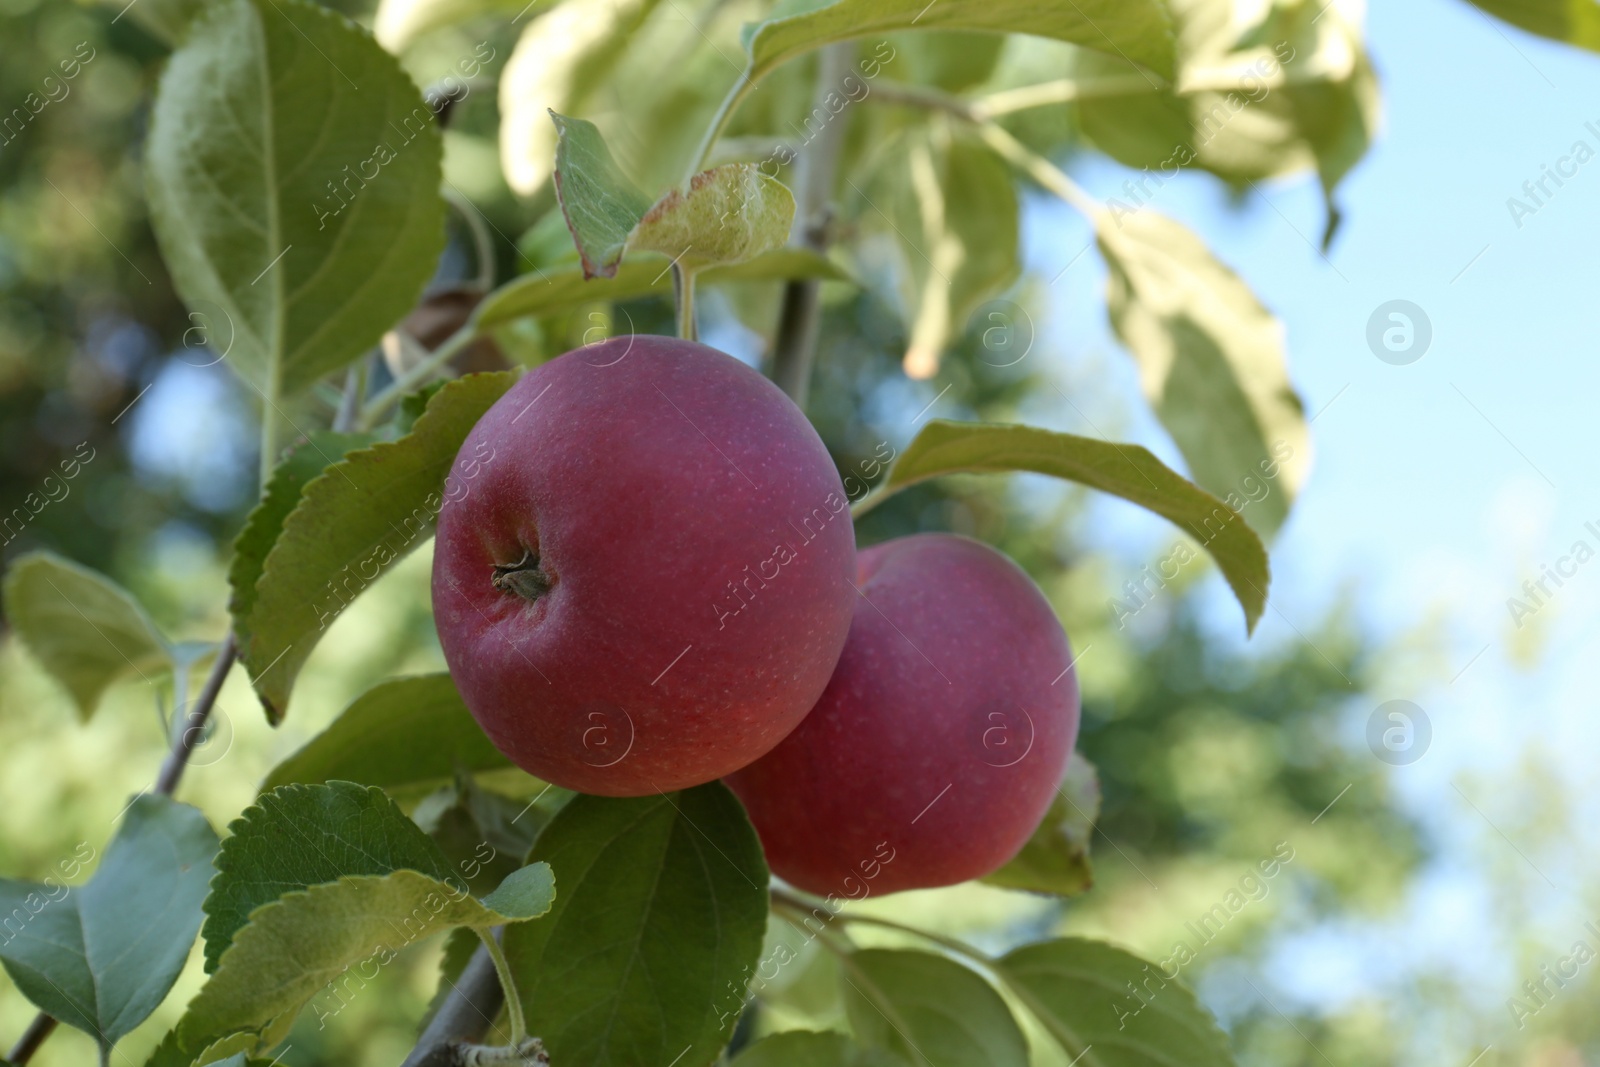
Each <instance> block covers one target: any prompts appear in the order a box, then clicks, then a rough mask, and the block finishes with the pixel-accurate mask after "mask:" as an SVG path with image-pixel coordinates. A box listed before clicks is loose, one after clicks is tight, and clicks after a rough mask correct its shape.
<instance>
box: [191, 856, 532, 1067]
mask: <svg viewBox="0 0 1600 1067" xmlns="http://www.w3.org/2000/svg"><path fill="white" fill-rule="evenodd" d="M507 881H508V882H512V881H514V884H512V885H502V886H501V887H500V889H498V890H496V891H495V893H493V894H491V896H492V897H493V898H494V901H495V903H493V904H491V903H490V902H489V901H488V900H484V901H481V902H480V901H478V900H474V899H473V898H472V897H471V896H470V895H468V894H467V893H466V891H465V890H464V889H461V888H459V887H452V886H450V885H448V884H446V883H444V882H442V881H439V880H437V879H434V878H429V877H428V876H427V875H425V874H420V873H418V872H417V871H413V870H397V871H393V872H391V873H389V874H381V875H354V876H347V877H343V878H340V879H338V880H337V881H334V882H328V883H323V884H321V885H313V886H310V887H309V888H307V889H302V890H297V891H295V892H292V893H289V894H288V895H286V896H283V897H282V898H280V899H278V900H275V901H274V902H272V903H270V904H267V905H265V906H264V907H262V908H260V909H258V910H257V911H255V912H253V913H252V914H251V916H250V922H249V923H248V925H246V926H245V927H244V928H243V929H241V930H239V932H238V933H237V934H236V935H235V937H234V939H233V943H232V944H231V945H230V946H229V947H228V951H227V952H226V953H224V954H223V957H222V960H221V963H220V965H219V966H218V967H217V969H216V973H215V974H213V975H212V976H211V979H210V981H208V982H207V983H206V984H205V986H204V987H202V988H201V990H200V992H199V993H198V994H197V995H196V996H195V998H194V1000H192V1001H191V1002H190V1003H189V1008H188V1011H187V1012H185V1014H184V1017H183V1019H182V1021H180V1022H179V1024H178V1033H179V1036H180V1038H181V1040H182V1041H183V1043H184V1044H185V1045H186V1046H187V1047H190V1048H199V1047H203V1046H204V1044H206V1043H208V1042H210V1041H211V1040H214V1039H215V1038H218V1037H222V1036H225V1035H230V1034H236V1033H240V1032H245V1033H251V1034H256V1035H259V1037H258V1043H259V1045H260V1047H262V1048H265V1047H269V1046H270V1045H272V1044H274V1043H276V1041H277V1040H280V1039H281V1038H282V1036H283V1034H284V1033H286V1032H287V1028H288V1026H289V1024H290V1023H292V1021H293V1020H294V1018H295V1016H297V1015H298V1014H299V1013H300V1011H301V1010H302V1009H303V1008H305V1007H306V1006H307V1005H308V1004H311V1003H312V1001H313V1000H315V999H316V997H317V995H318V994H319V993H324V992H326V991H327V989H328V986H329V985H330V984H331V983H334V982H337V981H339V980H340V979H341V978H344V977H345V976H346V973H347V972H351V973H353V974H354V975H355V976H356V981H359V982H363V983H364V982H365V981H367V980H370V978H371V974H369V973H364V972H366V971H368V970H375V969H376V968H377V967H381V966H383V965H385V964H387V963H389V962H390V961H391V960H393V959H394V958H395V957H396V956H397V955H398V954H399V953H400V951H401V950H402V949H404V948H406V947H407V946H409V945H411V944H413V943H415V942H417V941H419V940H421V939H422V938H425V937H429V936H432V935H433V934H437V933H443V932H445V931H447V930H450V929H452V928H454V927H459V926H468V927H472V928H473V929H476V930H482V931H487V930H488V928H489V927H491V926H498V925H501V924H503V923H516V922H521V921H523V920H525V919H532V918H536V917H538V916H539V915H542V914H544V913H545V912H546V911H548V910H549V908H550V903H551V901H552V900H553V899H554V896H555V888H554V883H553V882H552V881H551V878H550V868H549V867H548V866H546V865H545V864H534V865H533V866H532V867H527V868H524V869H523V870H521V871H518V872H517V874H516V875H514V876H513V878H512V879H508V880H507ZM497 905H498V906H497ZM500 907H507V908H509V909H510V910H509V911H502V910H500ZM329 1001H330V1003H337V1004H339V1005H340V1006H341V1007H342V1005H343V1001H342V1000H340V999H339V997H338V993H337V991H335V992H333V993H331V994H330V995H329ZM318 1010H319V1015H320V1014H321V1013H322V1008H320V1007H319V1009H318Z"/></svg>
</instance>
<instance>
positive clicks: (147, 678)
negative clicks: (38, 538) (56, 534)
mask: <svg viewBox="0 0 1600 1067" xmlns="http://www.w3.org/2000/svg"><path fill="white" fill-rule="evenodd" d="M5 614H6V618H7V619H9V620H10V622H11V626H12V628H13V629H14V630H16V632H17V636H18V637H20V638H22V643H23V644H24V645H26V646H27V647H28V651H29V652H31V653H33V655H34V658H35V659H37V660H38V661H39V663H40V665H41V666H42V667H44V669H45V670H46V671H48V672H49V673H50V676H51V677H52V678H54V679H55V680H56V681H58V682H60V683H61V685H62V686H64V687H65V688H66V690H67V692H68V693H69V694H71V696H72V700H73V703H75V704H77V706H78V714H79V715H80V716H82V718H83V719H84V720H85V721H87V720H88V719H89V717H90V716H92V715H93V714H94V711H95V708H96V707H97V706H98V705H99V703H100V697H101V695H102V694H103V693H104V692H105V691H106V689H107V687H109V686H110V685H111V684H112V683H114V682H116V681H119V680H121V679H123V678H125V677H129V676H133V677H137V678H139V679H141V680H143V681H144V682H146V683H150V682H153V681H155V680H156V678H158V677H160V676H162V675H164V674H166V673H167V672H169V671H171V670H172V659H171V653H170V652H169V651H168V649H167V643H166V641H165V639H164V638H163V637H162V636H161V633H160V631H158V630H157V629H156V625H155V623H153V622H151V621H150V616H148V615H146V614H145V611H144V609H143V608H141V607H140V606H139V604H138V602H137V601H135V600H134V599H133V597H132V596H131V595H130V594H129V593H128V592H127V590H125V589H123V588H122V587H121V586H119V585H117V584H116V583H115V582H113V581H111V579H109V578H107V577H105V576H104V575H102V574H98V573H96V572H95V571H91V570H89V569H88V568H87V567H81V566H79V565H78V564H76V563H73V562H72V561H70V560H66V559H63V558H62V557H60V556H57V555H55V554H54V553H52V552H30V553H28V554H26V555H24V556H19V557H18V558H17V560H16V562H14V563H12V565H11V570H10V572H9V573H8V574H7V575H6V581H5Z"/></svg>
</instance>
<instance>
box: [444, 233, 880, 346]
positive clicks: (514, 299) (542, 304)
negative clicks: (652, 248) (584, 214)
mask: <svg viewBox="0 0 1600 1067" xmlns="http://www.w3.org/2000/svg"><path fill="white" fill-rule="evenodd" d="M670 264H671V260H670V259H669V258H668V257H665V256H660V255H656V254H654V253H650V252H641V253H639V254H638V255H634V254H631V253H630V254H629V256H628V258H627V259H626V260H625V261H624V262H622V263H621V264H620V265H619V266H618V267H617V272H616V274H614V275H612V276H611V277H609V278H589V279H585V278H584V276H583V270H582V269H581V268H580V267H579V266H577V265H576V264H574V265H572V266H570V267H555V268H552V267H545V268H543V269H541V270H537V271H534V272H532V273H529V274H523V275H520V276H519V277H517V278H515V279H514V280H512V281H510V282H507V283H506V284H505V285H502V286H501V287H500V288H498V289H496V290H495V291H494V292H492V293H490V294H489V295H488V296H486V297H484V299H483V303H481V304H479V305H478V308H477V311H476V313H475V315H474V321H475V322H477V324H478V326H479V327H481V328H483V329H489V328H491V327H494V326H499V325H502V324H504V323H507V322H510V321H512V320H513V319H518V318H522V317H524V316H534V315H548V314H551V313H553V312H558V311H567V310H570V309H572V308H576V307H579V306H582V305H584V304H592V303H596V302H600V301H619V300H635V299H637V298H639V297H642V296H651V295H655V294H661V295H670V294H671V293H672V272H671V271H670V270H668V267H669V266H670ZM790 278H815V279H818V280H820V281H852V280H853V279H852V278H851V277H850V275H849V274H848V273H847V272H845V271H844V270H842V269H840V268H839V267H838V266H837V265H836V264H835V263H834V262H833V261H832V260H830V259H828V257H826V256H824V255H821V254H819V253H816V252H812V251H810V250H809V249H804V248H779V249H776V250H774V251H771V252H766V253H763V254H762V255H759V256H756V257H755V258H753V259H747V260H745V261H744V262H742V263H729V264H726V265H723V266H718V267H707V268H706V269H705V271H703V272H702V273H701V274H700V275H699V276H698V284H700V285H701V286H707V285H718V284H720V283H724V282H760V281H787V280H788V279H790Z"/></svg>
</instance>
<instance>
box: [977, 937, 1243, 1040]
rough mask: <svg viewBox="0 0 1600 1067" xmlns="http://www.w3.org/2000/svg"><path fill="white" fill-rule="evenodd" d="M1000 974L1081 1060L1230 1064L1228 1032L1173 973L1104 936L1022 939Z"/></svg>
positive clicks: (1004, 958)
mask: <svg viewBox="0 0 1600 1067" xmlns="http://www.w3.org/2000/svg"><path fill="white" fill-rule="evenodd" d="M995 970H996V971H997V972H998V974H999V976H1000V978H1001V980H1003V981H1004V982H1005V983H1006V985H1007V986H1009V987H1010V988H1011V989H1012V990H1014V991H1015V992H1016V993H1017V995H1018V997H1019V998H1020V999H1021V1000H1022V1002H1023V1004H1024V1005H1025V1006H1026V1007H1027V1008H1028V1010H1029V1011H1031V1012H1032V1013H1033V1014H1034V1015H1036V1016H1038V1018H1039V1021H1040V1022H1042V1023H1043V1024H1044V1026H1045V1029H1046V1030H1048V1031H1049V1032H1050V1034H1051V1036H1053V1037H1054V1038H1055V1039H1056V1040H1057V1041H1059V1042H1060V1043H1061V1046H1062V1048H1063V1049H1065V1050H1066V1052H1067V1054H1068V1055H1069V1056H1078V1057H1081V1060H1080V1061H1078V1062H1080V1063H1081V1064H1082V1067H1147V1065H1148V1064H1153V1063H1181V1064H1184V1065H1185V1067H1232V1064H1233V1062H1234V1061H1233V1054H1232V1053H1231V1052H1229V1051H1228V1039H1227V1038H1226V1037H1225V1036H1224V1035H1223V1033H1222V1031H1221V1030H1220V1029H1218V1027H1217V1024H1216V1021H1215V1020H1213V1019H1212V1018H1211V1016H1210V1014H1208V1013H1207V1012H1206V1011H1205V1009H1204V1008H1202V1007H1200V1005H1199V1004H1198V1003H1197V1002H1196V1001H1195V999H1194V994H1193V993H1191V992H1189V990H1188V989H1187V988H1186V987H1185V986H1184V985H1183V984H1182V983H1180V982H1179V981H1178V980H1177V979H1176V977H1170V978H1169V977H1165V976H1164V972H1163V971H1161V970H1160V969H1159V968H1157V967H1156V966H1155V965H1153V964H1149V963H1146V962H1145V961H1144V960H1141V959H1139V958H1138V957H1137V956H1132V955H1129V954H1128V953H1126V952H1123V951H1122V950H1120V949H1116V948H1112V947H1111V946H1110V945H1107V944H1105V943H1103V942H1100V941H1090V940H1086V939H1084V938H1077V937H1062V938H1055V939H1054V940H1050V941H1042V942H1039V943H1037V944H1032V945H1024V946H1023V947H1021V948H1019V949H1015V950H1014V951H1012V952H1008V953H1007V954H1006V955H1004V956H1002V957H1001V958H1000V960H999V961H998V962H997V964H996V966H995Z"/></svg>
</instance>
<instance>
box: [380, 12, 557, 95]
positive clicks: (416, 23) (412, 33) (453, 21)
mask: <svg viewBox="0 0 1600 1067" xmlns="http://www.w3.org/2000/svg"><path fill="white" fill-rule="evenodd" d="M552 2H554V0H533V2H532V3H529V2H528V0H379V3H378V13H377V14H376V15H375V16H374V17H373V22H372V35H373V36H374V37H376V38H377V39H378V43H379V44H381V45H383V47H385V48H387V49H388V50H389V51H391V52H393V53H395V54H396V55H399V54H400V53H401V52H404V51H405V50H406V47H407V46H408V45H410V44H411V42H413V41H415V40H416V39H417V38H419V37H421V36H423V35H424V34H427V33H431V32H432V31H434V30H437V29H443V28H444V27H446V26H455V25H459V24H461V23H463V22H467V21H469V20H471V19H475V18H478V17H479V16H482V15H493V14H504V15H506V16H507V17H510V16H513V15H516V14H518V13H519V12H521V13H522V14H523V17H526V16H527V15H529V14H534V13H535V12H536V10H542V9H543V8H546V7H549V6H550V4H551V3H552ZM466 76H467V77H469V78H470V77H474V75H472V74H467V75H466Z"/></svg>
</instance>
